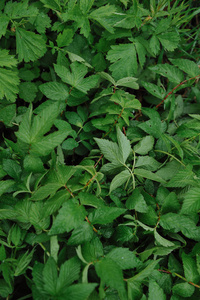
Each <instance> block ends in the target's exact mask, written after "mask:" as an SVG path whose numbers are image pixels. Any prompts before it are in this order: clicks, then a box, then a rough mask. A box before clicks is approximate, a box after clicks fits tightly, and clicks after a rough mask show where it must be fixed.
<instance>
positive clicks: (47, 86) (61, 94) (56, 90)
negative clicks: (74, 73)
mask: <svg viewBox="0 0 200 300" xmlns="http://www.w3.org/2000/svg"><path fill="white" fill-rule="evenodd" d="M39 89H40V91H41V92H42V93H43V94H44V95H45V96H46V97H47V98H49V99H52V100H59V101H65V100H66V99H67V97H68V96H69V91H68V87H67V86H66V85H64V84H62V83H60V82H47V83H44V84H41V85H40V86H39Z"/></svg>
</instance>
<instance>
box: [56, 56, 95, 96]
mask: <svg viewBox="0 0 200 300" xmlns="http://www.w3.org/2000/svg"><path fill="white" fill-rule="evenodd" d="M70 67H71V71H72V72H70V71H69V70H68V69H67V68H65V67H64V66H60V65H54V69H55V71H56V73H57V75H58V76H59V77H60V78H61V79H62V81H64V82H66V83H68V84H69V85H70V86H71V87H73V88H76V89H77V90H79V91H81V92H83V93H84V94H86V93H87V92H88V91H89V90H90V89H92V88H94V87H95V86H96V84H97V82H98V79H99V76H98V75H91V76H89V77H87V78H84V77H85V75H86V74H87V72H88V71H87V67H86V66H84V65H83V64H80V63H78V62H77V61H75V62H73V63H72V64H71V65H70Z"/></svg>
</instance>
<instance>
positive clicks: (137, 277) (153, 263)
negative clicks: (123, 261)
mask: <svg viewBox="0 0 200 300" xmlns="http://www.w3.org/2000/svg"><path fill="white" fill-rule="evenodd" d="M159 261H160V259H157V260H154V261H150V260H149V262H148V266H147V267H146V268H144V269H143V270H142V271H141V272H139V273H138V274H136V275H135V276H133V277H131V278H129V279H127V281H128V282H141V281H142V280H144V279H145V278H146V277H148V276H150V275H151V273H152V271H153V270H154V269H155V267H156V266H157V265H158V263H159Z"/></svg>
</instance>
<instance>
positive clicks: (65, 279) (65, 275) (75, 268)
mask: <svg viewBox="0 0 200 300" xmlns="http://www.w3.org/2000/svg"><path fill="white" fill-rule="evenodd" d="M79 273H80V261H79V260H78V259H77V258H76V257H73V258H71V259H69V260H67V261H65V262H64V263H63V264H62V265H61V267H60V273H59V277H58V280H57V292H58V293H65V289H66V288H67V287H68V286H69V285H70V284H72V283H73V282H74V281H75V280H78V278H79Z"/></svg>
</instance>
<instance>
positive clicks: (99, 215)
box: [88, 206, 126, 224]
mask: <svg viewBox="0 0 200 300" xmlns="http://www.w3.org/2000/svg"><path fill="white" fill-rule="evenodd" d="M125 211H126V209H124V208H118V207H108V206H104V207H99V208H97V209H95V210H94V211H93V212H92V213H90V214H89V216H88V218H89V220H90V222H91V223H92V224H108V223H111V222H112V221H113V220H114V219H116V218H118V217H119V216H120V215H122V214H123V213H125Z"/></svg>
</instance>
